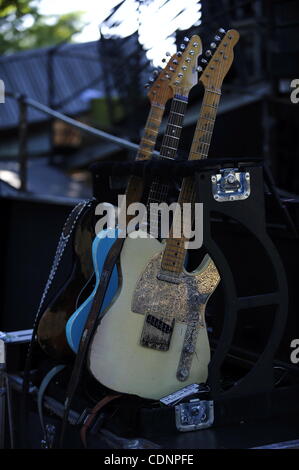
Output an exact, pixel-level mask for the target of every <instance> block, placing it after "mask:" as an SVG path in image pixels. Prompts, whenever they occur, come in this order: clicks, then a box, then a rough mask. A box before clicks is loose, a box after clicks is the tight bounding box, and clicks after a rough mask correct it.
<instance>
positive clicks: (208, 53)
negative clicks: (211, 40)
mask: <svg viewBox="0 0 299 470" xmlns="http://www.w3.org/2000/svg"><path fill="white" fill-rule="evenodd" d="M205 55H206V57H211V55H212V52H211V51H210V49H208V50H207V51H206V54H205Z"/></svg>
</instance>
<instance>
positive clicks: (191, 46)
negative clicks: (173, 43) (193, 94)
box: [170, 35, 202, 96]
mask: <svg viewBox="0 0 299 470" xmlns="http://www.w3.org/2000/svg"><path fill="white" fill-rule="evenodd" d="M181 49H183V52H182V51H179V52H178V53H177V55H178V56H179V59H180V63H179V64H178V66H177V69H176V73H175V74H174V75H173V78H172V80H171V81H170V87H171V88H172V90H173V93H174V94H180V95H184V96H187V95H188V94H189V91H190V90H191V88H192V87H193V86H194V85H196V84H197V83H198V72H197V60H198V57H199V56H200V55H201V54H202V43H201V39H200V37H199V36H197V35H194V36H192V37H191V38H190V40H189V41H188V43H187V45H184V44H182V45H181Z"/></svg>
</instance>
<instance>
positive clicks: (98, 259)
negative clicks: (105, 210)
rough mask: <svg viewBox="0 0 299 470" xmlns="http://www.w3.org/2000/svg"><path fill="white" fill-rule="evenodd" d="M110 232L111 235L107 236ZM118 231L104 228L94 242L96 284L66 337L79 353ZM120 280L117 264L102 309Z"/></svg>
mask: <svg viewBox="0 0 299 470" xmlns="http://www.w3.org/2000/svg"><path fill="white" fill-rule="evenodd" d="M108 232H109V237H108V236H107V234H108ZM117 233H118V232H117V231H116V230H102V231H101V232H100V233H99V234H98V235H97V236H96V237H95V239H94V242H93V244H92V260H93V266H94V271H95V275H96V283H95V286H94V289H93V291H92V292H91V294H90V295H89V297H88V298H87V299H86V300H85V302H83V304H82V305H80V307H79V308H78V309H77V310H76V311H75V313H73V312H72V313H73V315H72V316H71V317H70V318H69V320H68V322H67V324H66V337H67V341H68V344H69V346H70V348H71V349H72V350H73V351H74V352H75V353H77V352H78V349H79V344H80V339H81V336H82V333H83V330H84V326H85V323H86V320H87V317H88V314H89V312H90V309H91V306H92V302H93V299H94V296H95V293H96V291H97V288H98V285H99V282H100V277H101V272H102V268H103V264H104V262H105V259H106V255H107V253H108V251H109V250H110V248H111V246H112V245H113V243H114V242H115V240H116V238H117ZM118 285H119V281H118V270H117V267H116V266H115V267H114V269H113V271H112V274H111V278H110V281H109V286H108V288H107V291H106V294H105V299H104V302H103V305H102V310H104V309H106V308H107V307H108V306H109V305H110V303H111V301H112V299H113V297H114V296H115V294H116V292H117V289H118Z"/></svg>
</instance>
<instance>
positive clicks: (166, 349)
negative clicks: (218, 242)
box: [88, 30, 239, 399]
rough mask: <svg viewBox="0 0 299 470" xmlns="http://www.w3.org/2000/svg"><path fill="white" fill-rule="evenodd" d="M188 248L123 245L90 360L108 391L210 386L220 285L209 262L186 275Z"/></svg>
mask: <svg viewBox="0 0 299 470" xmlns="http://www.w3.org/2000/svg"><path fill="white" fill-rule="evenodd" d="M238 39H239V34H238V32H237V31H235V30H230V31H228V32H227V33H226V34H225V36H224V38H223V39H222V41H221V42H220V44H219V46H218V47H217V50H216V51H215V53H214V55H213V57H212V58H211V60H210V61H209V64H208V66H207V67H206V69H205V71H204V73H203V74H202V75H201V82H202V84H203V85H204V88H205V94H204V99H203V103H202V107H201V113H200V117H199V120H198V122H197V126H196V130H195V134H194V138H193V142H192V146H191V150H190V155H189V158H190V159H201V158H206V157H207V154H208V150H209V145H210V141H211V136H212V131H213V125H214V121H215V118H216V112H217V107H218V103H219V99H220V95H221V86H222V82H223V79H224V77H225V75H226V73H227V72H228V70H229V68H230V66H231V64H232V61H233V48H234V45H235V44H236V43H237V41H238ZM213 46H215V45H214V44H213ZM213 46H212V47H213ZM211 54H212V52H211ZM187 80H188V74H185V73H183V71H182V72H181V73H180V75H179V74H176V77H175V84H176V88H175V93H176V94H179V93H183V91H184V88H185V87H186V85H187V84H188V81H187ZM186 81H187V83H186ZM194 193H195V191H194V187H193V180H191V179H190V178H187V179H184V181H183V184H182V189H181V192H180V196H179V201H178V202H179V204H180V205H181V204H182V203H183V202H186V201H187V202H192V201H193V200H194V197H195V195H194ZM184 243H185V239H184V237H183V236H182V237H181V238H173V237H172V236H170V238H168V239H167V240H166V242H165V243H160V242H159V241H158V240H157V239H154V238H148V237H147V238H141V237H140V235H139V236H138V237H135V239H133V238H131V237H128V238H127V239H126V240H125V242H124V246H123V249H122V252H121V256H120V269H121V271H122V274H123V275H122V283H121V285H120V287H119V289H118V292H117V296H116V298H115V299H114V301H113V302H112V304H111V305H110V307H109V309H108V310H107V312H106V313H105V315H104V316H103V318H102V320H101V323H100V324H99V325H98V327H97V330H96V332H95V335H94V337H93V339H92V343H91V346H90V351H89V357H88V365H89V370H90V372H91V374H92V375H93V376H94V377H95V378H96V380H97V381H99V382H100V383H101V384H102V385H104V386H106V387H108V388H110V389H112V390H115V391H118V392H121V393H129V394H135V395H139V396H141V397H144V398H149V399H160V398H161V397H163V396H165V395H167V394H169V393H172V392H174V391H176V390H178V389H180V388H182V387H183V386H186V385H188V384H191V383H200V382H205V381H206V379H207V373H208V364H209V361H210V347H209V341H208V335H207V330H206V325H205V308H206V304H207V302H208V299H209V297H210V295H211V294H212V292H213V291H214V290H215V288H216V286H217V284H218V282H219V280H220V277H219V273H218V271H217V268H216V266H215V265H214V263H213V261H212V260H211V258H210V257H209V256H208V255H206V256H205V258H204V259H203V261H202V263H201V265H200V266H199V268H198V269H197V270H196V271H194V272H192V273H188V272H187V271H186V270H185V268H184V261H185V256H186V249H185V245H184Z"/></svg>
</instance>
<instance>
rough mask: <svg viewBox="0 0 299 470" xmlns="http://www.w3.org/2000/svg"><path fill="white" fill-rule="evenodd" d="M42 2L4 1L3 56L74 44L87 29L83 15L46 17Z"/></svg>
mask: <svg viewBox="0 0 299 470" xmlns="http://www.w3.org/2000/svg"><path fill="white" fill-rule="evenodd" d="M39 3H40V0H1V8H0V54H7V53H12V52H16V51H22V50H25V49H34V48H37V47H46V46H52V45H55V44H58V43H61V42H64V41H71V40H72V37H73V35H74V34H76V33H77V32H80V31H81V30H82V28H83V26H84V24H83V22H82V20H81V12H72V13H68V14H65V15H59V16H58V15H51V16H45V15H42V14H40V13H39Z"/></svg>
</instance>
